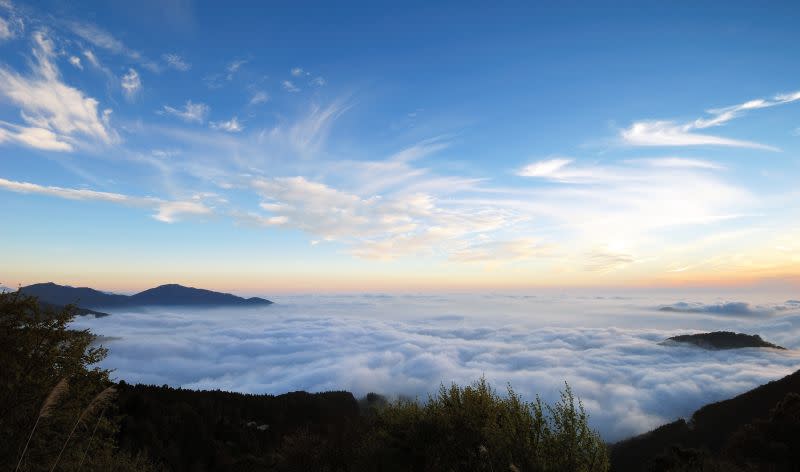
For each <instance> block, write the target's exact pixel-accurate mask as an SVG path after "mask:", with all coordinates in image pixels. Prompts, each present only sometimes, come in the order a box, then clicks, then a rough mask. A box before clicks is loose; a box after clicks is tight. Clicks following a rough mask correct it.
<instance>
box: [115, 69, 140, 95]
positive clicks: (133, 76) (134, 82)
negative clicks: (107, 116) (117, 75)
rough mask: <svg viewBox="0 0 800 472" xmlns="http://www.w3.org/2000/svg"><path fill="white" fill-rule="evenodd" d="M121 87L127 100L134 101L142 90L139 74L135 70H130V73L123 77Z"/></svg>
mask: <svg viewBox="0 0 800 472" xmlns="http://www.w3.org/2000/svg"><path fill="white" fill-rule="evenodd" d="M120 85H121V86H122V91H123V93H124V94H125V98H127V99H128V100H133V99H134V98H136V96H137V95H138V94H139V91H140V90H141V89H142V79H140V78H139V73H137V72H136V71H135V70H133V69H128V73H127V74H125V75H123V76H122V80H121V81H120Z"/></svg>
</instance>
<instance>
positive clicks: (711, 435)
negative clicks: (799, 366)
mask: <svg viewBox="0 0 800 472" xmlns="http://www.w3.org/2000/svg"><path fill="white" fill-rule="evenodd" d="M797 393H800V371H797V372H795V373H793V374H790V375H787V376H786V377H784V378H782V379H780V380H775V381H773V382H769V383H767V384H764V385H762V386H760V387H756V388H754V389H753V390H750V391H748V392H745V393H743V394H741V395H739V396H736V397H734V398H731V399H729V400H723V401H720V402H717V403H711V404H709V405H706V406H704V407H702V408H700V409H699V410H697V411H695V412H694V414H692V417H691V419H689V421H686V420H684V419H679V420H677V421H674V422H672V423H668V424H665V425H662V426H659V427H658V428H656V429H654V430H652V431H650V432H647V433H644V434H641V435H639V436H635V437H633V438H630V439H626V440H624V441H620V442H618V443H616V444H614V445H612V446H611V470H612V471H614V472H628V471H645V470H660V469H656V468H653V459H654V458H657V457H658V456H659V455H663V454H665V453H668V452H669V450H670V449H671V448H675V447H679V448H685V449H686V448H688V449H692V450H697V451H708V452H709V453H711V454H719V453H722V452H723V450H724V449H726V448H727V449H728V450H730V449H732V447H731V441H732V440H733V441H736V439H737V434H738V435H741V434H742V433H743V432H747V431H748V430H752V429H753V427H754V426H753V424H756V425H758V424H759V422H763V421H765V420H767V419H768V418H769V417H770V415H771V412H773V411H774V408H775V407H776V405H779V404H780V402H781V401H782V400H784V399H785V398H787V396H791V395H796V394H797ZM733 449H736V448H735V447H733ZM669 470H673V469H669ZM674 470H678V469H674ZM680 470H701V469H700V468H697V469H680ZM702 470H706V469H702ZM714 470H716V469H714ZM748 470H750V469H748ZM752 470H776V471H777V470H789V469H782V468H771V469H761V468H755V469H752ZM791 470H800V469H791Z"/></svg>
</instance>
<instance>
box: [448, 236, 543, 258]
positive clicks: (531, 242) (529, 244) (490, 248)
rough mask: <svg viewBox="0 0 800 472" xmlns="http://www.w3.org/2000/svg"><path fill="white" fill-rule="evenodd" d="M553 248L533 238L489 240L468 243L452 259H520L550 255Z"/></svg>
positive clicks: (457, 250) (451, 256)
mask: <svg viewBox="0 0 800 472" xmlns="http://www.w3.org/2000/svg"><path fill="white" fill-rule="evenodd" d="M551 252H552V248H551V247H550V246H548V245H545V244H542V242H541V241H539V240H536V239H533V238H521V239H513V240H509V241H489V242H478V243H474V244H468V245H466V246H465V247H463V248H460V249H456V250H454V251H453V252H452V253H451V254H450V259H451V260H454V261H458V262H480V263H487V262H496V261H504V262H510V261H520V260H525V259H531V258H534V257H543V256H545V257H546V256H549V255H550V254H551Z"/></svg>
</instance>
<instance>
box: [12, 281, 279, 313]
mask: <svg viewBox="0 0 800 472" xmlns="http://www.w3.org/2000/svg"><path fill="white" fill-rule="evenodd" d="M20 291H22V292H23V293H26V294H29V295H34V296H37V297H39V299H40V300H41V301H42V302H46V303H51V304H54V305H69V304H74V305H77V306H79V307H81V308H134V307H142V306H193V307H224V306H259V305H270V304H272V302H271V301H269V300H266V299H264V298H258V297H251V298H242V297H239V296H236V295H233V294H230V293H221V292H214V291H212V290H206V289H201V288H194V287H187V286H184V285H180V284H174V283H172V284H164V285H159V286H158V287H153V288H151V289H147V290H144V291H142V292H139V293H137V294H135V295H131V296H128V295H119V294H114V293H104V292H101V291H99V290H95V289H92V288H88V287H77V288H76V287H71V286H68V285H58V284H56V283H53V282H45V283H40V284H33V285H28V286H27V287H22V288H21V289H20Z"/></svg>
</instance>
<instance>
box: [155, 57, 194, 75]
mask: <svg viewBox="0 0 800 472" xmlns="http://www.w3.org/2000/svg"><path fill="white" fill-rule="evenodd" d="M161 58H162V59H164V62H166V63H167V66H169V67H170V68H171V69H175V70H179V71H181V72H186V71H187V70H189V69H191V68H192V65H191V64H189V63H188V62H187V61H186V60H185V59H184V58H183V57H181V56H179V55H178V54H174V53H170V54H163V55H162V56H161Z"/></svg>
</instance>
